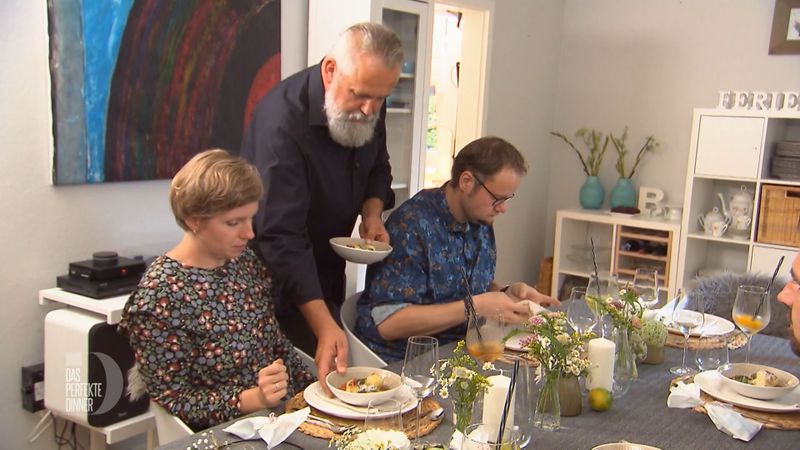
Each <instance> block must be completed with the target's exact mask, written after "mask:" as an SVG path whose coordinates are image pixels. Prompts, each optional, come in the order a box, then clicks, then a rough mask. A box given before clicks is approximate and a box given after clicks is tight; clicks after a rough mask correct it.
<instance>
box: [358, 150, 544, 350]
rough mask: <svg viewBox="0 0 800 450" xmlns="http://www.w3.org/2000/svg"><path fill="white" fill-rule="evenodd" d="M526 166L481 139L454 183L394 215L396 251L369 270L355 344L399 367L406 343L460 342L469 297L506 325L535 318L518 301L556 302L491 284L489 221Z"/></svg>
mask: <svg viewBox="0 0 800 450" xmlns="http://www.w3.org/2000/svg"><path fill="white" fill-rule="evenodd" d="M526 166H527V164H526V163H525V159H524V158H523V157H522V155H521V154H520V153H519V151H518V150H517V149H516V148H514V146H513V145H511V144H510V143H508V142H506V141H505V140H503V139H500V138H497V137H484V138H480V139H477V140H475V141H473V142H471V143H469V144H467V146H466V147H464V148H463V149H462V150H461V151H460V152H459V153H458V155H457V156H456V158H455V160H454V161H453V168H452V171H451V178H450V181H448V182H447V183H445V184H444V186H442V187H440V188H437V189H426V190H423V191H420V192H419V193H417V194H416V195H415V196H414V197H413V198H411V199H410V200H408V201H407V202H405V203H403V204H402V205H401V206H400V207H399V208H397V210H395V211H394V212H393V213H392V214H391V216H389V219H388V220H387V221H386V230H387V231H388V233H389V237H390V242H391V243H392V246H393V247H394V250H393V251H392V253H391V254H390V255H389V256H388V257H387V258H386V259H384V260H383V261H381V262H379V263H376V264H373V265H371V266H369V267H368V269H367V280H366V286H365V289H364V293H363V295H362V296H361V298H360V299H359V301H358V322H357V324H356V334H357V335H358V337H359V338H360V339H361V340H363V341H364V342H365V343H366V344H367V345H368V346H369V347H370V348H371V349H372V350H373V351H374V352H375V353H377V354H378V355H380V356H381V358H384V359H385V360H386V361H394V360H402V359H403V356H404V353H405V346H406V339H407V338H408V337H409V336H414V335H429V336H436V337H437V338H439V341H440V343H447V342H452V341H456V340H459V339H463V338H464V336H465V334H466V320H465V319H466V318H465V314H464V311H465V303H464V302H465V298H466V297H467V296H468V295H472V297H473V301H474V304H475V309H476V311H477V312H478V314H484V315H491V314H493V313H495V312H498V313H499V314H501V315H502V318H503V320H504V321H505V322H509V323H521V322H523V321H525V320H526V319H528V317H529V316H530V313H529V306H528V305H527V304H526V303H521V302H520V301H521V300H531V301H533V302H535V303H538V304H541V305H543V306H548V305H552V304H558V303H559V302H558V300H556V299H554V298H552V297H548V296H546V295H543V294H541V293H539V292H538V291H536V289H534V288H532V287H531V286H529V285H527V284H525V283H522V282H519V283H514V284H512V285H510V286H505V287H502V286H503V285H502V284H500V283H498V282H497V281H496V280H495V278H494V276H495V264H496V259H497V251H496V249H495V238H494V228H493V227H492V222H493V221H494V219H495V217H497V216H498V215H500V214H503V213H505V212H506V210H507V209H508V201H509V200H511V198H512V197H514V193H515V191H516V190H517V188H518V187H519V184H520V182H521V181H522V177H523V176H524V175H525V174H526V172H527V167H526ZM467 282H469V287H468V286H467Z"/></svg>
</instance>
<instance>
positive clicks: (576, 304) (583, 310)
mask: <svg viewBox="0 0 800 450" xmlns="http://www.w3.org/2000/svg"><path fill="white" fill-rule="evenodd" d="M586 296H587V293H586V289H585V288H582V287H574V288H572V292H571V293H570V296H569V303H568V304H567V322H569V325H570V326H571V327H572V329H573V330H575V331H577V332H578V333H580V334H586V333H588V332H590V331H592V329H594V327H595V326H596V325H597V310H596V308H592V307H590V305H589V302H592V301H597V300H589V299H587V298H586Z"/></svg>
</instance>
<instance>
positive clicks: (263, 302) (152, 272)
mask: <svg viewBox="0 0 800 450" xmlns="http://www.w3.org/2000/svg"><path fill="white" fill-rule="evenodd" d="M119 327H120V330H121V331H122V332H124V333H125V334H127V335H128V338H129V340H130V343H131V347H132V348H133V350H134V354H135V357H136V362H137V363H138V364H139V371H140V373H141V375H142V378H143V380H144V382H145V385H146V386H147V391H148V393H149V394H150V397H151V399H152V400H154V401H155V402H156V403H158V404H160V405H161V406H163V407H164V408H165V409H167V410H168V411H170V412H171V413H172V414H174V415H176V416H178V417H180V418H181V419H182V420H183V421H184V422H185V423H186V424H187V425H189V426H190V427H191V428H192V429H194V430H199V429H203V428H208V427H211V426H214V425H216V424H219V423H222V422H225V421H227V420H230V419H233V418H235V417H237V416H239V415H241V411H240V410H239V394H240V393H241V392H242V391H244V390H247V389H250V388H252V387H255V386H256V384H257V381H258V371H259V370H260V369H262V368H263V367H266V366H268V365H269V364H271V363H272V362H273V361H274V360H276V359H278V358H282V359H283V361H284V364H286V367H287V370H288V375H289V386H288V393H289V395H290V396H291V395H294V394H295V393H297V392H300V391H301V390H303V389H304V388H305V387H306V386H307V385H309V384H310V383H311V382H312V381H313V377H312V376H311V375H310V373H309V372H308V370H307V368H306V367H305V365H304V364H303V362H302V361H301V360H300V358H299V356H298V354H297V353H296V352H295V351H294V347H293V346H292V343H291V342H289V340H288V339H287V338H286V337H285V336H284V335H283V333H281V332H280V329H279V327H278V321H277V319H276V318H275V313H274V307H273V304H272V280H271V278H270V276H269V273H268V271H267V269H266V267H265V266H264V264H263V263H262V262H261V261H260V260H259V259H258V257H257V256H256V255H255V254H254V253H253V251H252V250H250V249H247V250H245V252H244V253H242V255H240V256H239V257H238V258H235V259H232V260H230V261H228V262H227V263H226V264H225V265H223V266H221V267H218V268H216V269H210V270H209V269H201V268H196V267H187V266H183V265H182V264H181V263H180V262H178V261H176V260H174V259H172V258H170V257H168V256H160V257H158V258H157V259H156V260H155V261H154V262H153V264H151V265H150V267H149V268H148V269H147V271H146V272H145V274H144V276H143V277H142V279H141V281H140V282H139V286H138V289H137V290H136V291H135V292H134V293H133V294H132V295H131V297H130V298H129V299H128V302H127V304H126V305H125V309H124V311H123V314H122V320H121V322H120V324H119Z"/></svg>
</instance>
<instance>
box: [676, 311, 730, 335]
mask: <svg viewBox="0 0 800 450" xmlns="http://www.w3.org/2000/svg"><path fill="white" fill-rule="evenodd" d="M663 317H665V318H666V323H667V331H669V332H670V333H675V334H680V335H682V334H683V332H682V331H681V330H679V329H678V328H677V327H675V326H673V325H672V321H671V320H670V317H669V315H665V316H663ZM735 329H736V325H734V324H733V322H731V321H730V320H727V319H723V318H722V317H719V316H715V315H713V314H704V315H703V326H702V327H700V328H699V329H697V330H694V331H692V333H691V334H690V335H689V336H695V337H696V336H700V335H703V336H724V335H726V334H728V333H730V332H731V331H733V330H735Z"/></svg>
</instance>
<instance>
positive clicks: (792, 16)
mask: <svg viewBox="0 0 800 450" xmlns="http://www.w3.org/2000/svg"><path fill="white" fill-rule="evenodd" d="M769 53H770V54H771V55H781V54H782V55H787V54H794V55H800V0H775V12H774V13H773V15H772V36H771V38H770V40H769Z"/></svg>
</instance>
